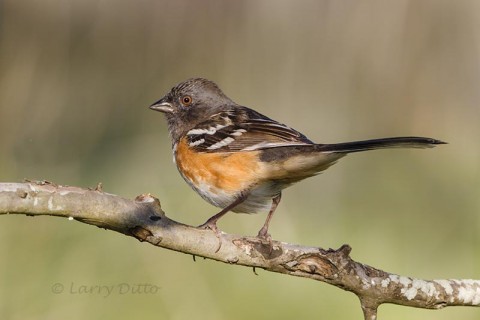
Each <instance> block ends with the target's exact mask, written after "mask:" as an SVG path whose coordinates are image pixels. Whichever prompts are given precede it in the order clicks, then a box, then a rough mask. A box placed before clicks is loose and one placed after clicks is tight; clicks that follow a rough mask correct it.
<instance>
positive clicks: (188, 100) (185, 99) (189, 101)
mask: <svg viewBox="0 0 480 320" xmlns="http://www.w3.org/2000/svg"><path fill="white" fill-rule="evenodd" d="M180 101H181V102H182V104H183V105H184V106H185V107H188V106H189V105H191V104H192V97H190V96H183V97H182V98H181V99H180Z"/></svg>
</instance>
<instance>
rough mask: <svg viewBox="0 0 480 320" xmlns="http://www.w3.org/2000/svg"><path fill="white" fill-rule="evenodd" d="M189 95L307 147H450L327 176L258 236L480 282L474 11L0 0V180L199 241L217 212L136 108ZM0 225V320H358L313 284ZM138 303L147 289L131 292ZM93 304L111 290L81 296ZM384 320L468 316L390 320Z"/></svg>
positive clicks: (429, 5) (404, 270)
mask: <svg viewBox="0 0 480 320" xmlns="http://www.w3.org/2000/svg"><path fill="white" fill-rule="evenodd" d="M193 76H202V77H205V78H208V79H212V80H214V81H216V82H217V83H218V84H219V86H220V87H221V88H222V89H223V90H224V92H225V93H226V94H227V95H229V96H230V97H231V98H232V99H233V100H235V101H237V102H239V103H241V104H243V105H246V106H250V107H253V108H255V109H257V110H258V111H260V112H262V113H264V114H267V115H269V116H271V117H273V118H275V119H277V120H279V121H281V122H284V123H288V124H289V125H291V126H292V127H294V128H297V129H299V130H300V131H302V132H303V133H305V134H306V135H307V136H308V137H309V138H310V139H312V140H314V141H317V142H324V143H329V142H343V141H349V140H358V139H368V138H378V137H385V136H398V135H420V136H430V137H434V138H438V139H442V140H445V141H448V142H449V144H448V145H445V146H439V147H437V148H435V149H432V150H388V151H377V152H370V153H365V154H355V155H351V156H349V157H347V158H345V159H343V160H341V161H340V163H339V164H337V165H335V166H334V167H332V168H330V169H329V170H328V171H326V172H325V173H323V174H322V175H320V176H319V177H315V178H311V179H309V180H306V181H304V182H302V183H300V184H297V185H295V186H293V187H291V188H290V189H287V190H286V191H285V192H284V196H283V199H282V203H281V205H280V207H279V209H278V210H277V212H276V216H275V218H274V219H273V222H272V224H271V228H270V232H271V233H272V235H273V238H274V239H278V240H282V241H287V242H292V243H299V244H305V245H312V246H321V247H324V248H330V247H331V248H338V247H339V246H341V245H342V244H344V243H348V244H350V245H351V246H352V247H353V252H352V256H353V258H354V259H356V260H357V261H360V262H363V263H366V264H369V265H372V266H375V267H377V268H381V269H384V270H386V271H389V272H394V273H398V274H402V275H408V276H413V277H419V278H425V279H438V278H476V279H479V278H480V254H479V247H480V237H479V229H480V220H479V218H478V217H479V215H480V210H479V209H480V197H479V190H480V143H479V142H478V138H479V137H480V125H479V120H480V105H479V103H480V87H479V84H480V2H479V1H475V0H471V1H468V0H457V1H450V0H430V1H429V0H422V1H414V0H411V1H407V0H399V1H370V0H367V1H361V2H359V1H333V0H332V1H325V0H324V1H318V0H312V1H308V0H302V1H285V0H283V1H281V0H280V1H265V0H261V1H220V0H203V1H194V0H190V1H186V0H180V1H158V0H140V1H126V0H103V1H100V0H77V1H75V0H67V1H58V0H47V1H33V0H23V1H15V0H3V1H1V2H0V181H3V182H20V181H23V179H24V178H28V179H46V180H50V181H53V182H55V183H58V184H66V185H74V186H82V187H93V186H95V185H96V184H97V182H102V183H103V185H104V190H105V191H106V192H109V193H114V194H118V195H122V196H124V197H129V198H133V197H135V196H136V195H138V194H141V193H145V192H151V193H153V194H154V195H156V196H157V197H159V198H160V200H161V203H162V207H163V209H164V210H165V211H166V213H167V215H168V216H170V217H171V218H173V219H175V220H177V221H180V222H184V223H187V224H193V225H198V224H200V223H202V222H204V221H205V220H206V219H207V218H208V217H210V216H211V215H212V214H214V213H216V212H217V211H218V209H216V208H214V207H212V206H210V205H209V204H207V203H205V202H204V201H203V200H202V199H201V198H200V197H199V196H197V195H196V194H195V193H194V192H193V191H191V190H190V189H189V187H188V186H187V184H186V183H185V182H184V181H183V180H182V179H181V177H180V175H179V174H178V172H177V170H176V168H175V167H174V165H173V163H172V156H171V150H170V140H169V137H168V134H167V128H166V124H165V121H164V119H163V116H162V115H161V114H159V113H155V112H153V111H150V110H149V109H148V108H147V107H148V106H149V105H150V104H151V103H153V102H154V101H156V100H157V99H159V98H160V97H161V96H163V95H164V94H165V93H166V92H167V91H168V90H169V89H170V88H171V87H172V86H174V85H175V84H176V83H178V82H180V81H183V80H185V79H187V78H190V77H193ZM264 219H265V214H260V215H256V216H247V215H236V214H230V215H227V216H226V217H225V218H224V219H222V220H221V222H220V224H219V225H220V228H221V229H222V230H224V231H227V232H232V233H237V234H245V235H254V234H256V232H257V231H258V229H259V228H260V226H261V225H262V223H263V221H264ZM0 220H1V221H0V256H1V257H2V258H1V259H0V318H1V319H64V318H66V317H68V318H69V319H86V318H88V319H131V318H132V317H135V318H140V317H141V318H144V319H246V318H252V319H255V318H256V319H287V318H293V317H295V318H302V319H309V318H313V317H321V318H325V319H360V318H361V317H362V315H361V309H360V306H359V302H358V301H357V298H356V297H355V296H354V295H353V294H350V293H347V292H344V291H342V290H340V289H337V288H334V287H331V286H328V285H325V284H323V283H320V282H314V281H310V280H305V279H297V278H293V277H287V276H282V275H277V274H273V273H268V272H264V271H262V270H257V272H258V274H259V275H258V276H256V275H254V273H253V272H252V270H251V269H248V268H243V267H235V266H228V265H224V264H220V263H216V262H212V261H207V260H203V259H198V258H197V262H193V260H192V257H191V256H188V255H183V254H179V253H174V252H170V251H167V250H163V249H159V248H155V247H153V246H151V245H148V244H145V243H140V242H138V241H135V240H134V239H133V238H128V237H125V236H123V235H120V234H117V233H114V232H111V231H104V230H102V229H98V228H93V227H90V226H86V225H83V224H81V223H78V222H72V221H68V220H66V219H57V218H51V217H36V218H30V217H25V216H8V217H7V216H4V217H0ZM57 283H58V284H60V286H63V291H62V292H61V293H55V292H54V291H55V290H58V286H57V287H56V284H57ZM121 284H127V285H128V286H130V287H132V289H131V290H130V291H128V290H127V293H122V292H120V291H119V290H120V288H119V286H120V285H121ZM138 284H149V285H152V286H157V287H158V290H153V291H155V292H154V293H153V291H152V292H150V293H141V292H140V293H139V292H133V291H134V290H133V287H134V286H135V285H138ZM91 286H114V287H115V288H116V289H115V291H114V292H113V293H112V294H110V295H108V296H106V292H105V291H102V292H98V289H97V291H94V292H91V293H86V292H83V293H82V292H81V290H82V288H83V287H85V289H84V290H86V288H87V287H88V288H90V287H91ZM94 290H95V289H94ZM60 291H61V290H60ZM380 317H381V318H382V319H406V318H407V319H451V318H452V317H456V318H461V319H478V318H479V317H480V311H479V310H478V309H474V308H466V307H464V308H447V309H445V310H441V311H427V310H419V309H412V308H406V307H399V306H392V305H388V306H382V307H381V308H380Z"/></svg>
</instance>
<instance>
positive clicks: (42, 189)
mask: <svg viewBox="0 0 480 320" xmlns="http://www.w3.org/2000/svg"><path fill="white" fill-rule="evenodd" d="M0 214H25V215H32V216H36V215H51V216H59V217H65V218H69V219H75V220H77V221H80V222H83V223H87V224H91V225H95V226H98V227H101V228H105V229H109V230H114V231H117V232H120V233H123V234H125V235H128V236H132V237H135V238H137V239H138V240H140V241H146V242H149V243H151V244H153V245H155V246H159V247H162V248H166V249H170V250H175V251H179V252H183V253H187V254H192V255H195V256H202V257H205V258H209V259H213V260H217V261H221V262H225V263H228V264H236V265H242V266H248V267H254V268H262V269H264V270H267V271H272V272H278V273H283V274H288V275H292V276H297V277H303V278H309V279H313V280H319V281H322V282H326V283H328V284H331V285H334V286H336V287H339V288H341V289H343V290H347V291H351V292H353V293H355V294H356V295H357V296H358V297H359V299H360V303H361V306H362V310H363V313H364V317H365V319H369V320H373V319H376V318H377V308H378V306H379V305H380V304H382V303H393V304H398V305H404V306H411V307H417V308H427V309H440V308H443V307H446V306H479V305H480V281H479V280H451V279H449V280H420V279H414V278H410V277H404V276H399V275H395V274H391V273H388V272H385V271H382V270H378V269H375V268H373V267H370V266H368V265H364V264H361V263H359V262H356V261H354V260H352V259H351V258H350V256H349V254H350V251H351V248H350V246H348V245H343V246H342V247H340V248H339V249H337V250H333V249H328V250H325V249H322V248H316V247H305V246H301V245H293V244H288V243H284V242H279V241H272V242H271V243H269V242H265V241H262V240H260V239H258V238H254V237H243V236H238V235H233V234H226V233H222V234H221V236H220V238H221V246H220V248H219V250H218V251H217V249H218V245H219V239H218V238H217V236H216V235H215V233H214V232H212V231H210V230H203V229H198V228H196V227H191V226H187V225H184V224H181V223H178V222H175V221H173V220H171V219H169V218H167V217H166V215H165V213H164V212H163V211H162V209H161V207H160V202H159V200H158V199H156V198H154V197H153V196H151V195H150V194H143V195H140V196H138V197H137V198H136V199H135V200H133V201H132V200H128V199H125V198H122V197H119V196H116V195H113V194H109V193H105V192H103V191H102V190H101V187H100V186H99V187H97V188H96V189H95V190H92V189H82V188H78V187H69V186H60V185H55V184H53V183H50V182H45V181H44V182H26V183H0Z"/></svg>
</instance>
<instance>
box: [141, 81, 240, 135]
mask: <svg viewBox="0 0 480 320" xmlns="http://www.w3.org/2000/svg"><path fill="white" fill-rule="evenodd" d="M226 105H229V106H232V105H236V104H235V102H233V101H232V100H230V99H229V98H228V97H227V96H226V95H225V94H224V93H223V92H222V90H220V88H219V87H218V86H217V85H216V84H215V83H214V82H213V81H210V80H207V79H202V78H192V79H188V80H186V81H184V82H181V83H179V84H177V85H176V86H175V87H173V88H172V89H171V90H170V92H169V93H167V94H166V95H165V96H164V97H163V98H161V99H160V100H158V101H157V102H155V103H154V104H152V105H151V106H150V109H152V110H155V111H160V112H163V113H164V114H165V117H166V118H167V122H168V129H169V131H170V135H171V136H172V139H173V141H174V142H175V141H177V140H178V139H179V138H180V137H181V136H182V135H183V134H185V133H186V132H188V131H189V130H191V129H192V128H194V127H195V126H196V125H197V124H198V123H200V122H202V121H204V120H206V119H207V118H208V117H209V116H211V115H213V114H215V113H217V112H218V111H219V110H220V109H221V108H222V107H224V106H226Z"/></svg>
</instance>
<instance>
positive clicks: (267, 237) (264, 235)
mask: <svg viewBox="0 0 480 320" xmlns="http://www.w3.org/2000/svg"><path fill="white" fill-rule="evenodd" d="M281 199H282V194H281V193H279V194H278V195H276V196H275V197H274V198H273V199H272V206H271V207H270V211H269V212H268V216H267V220H265V223H264V224H263V227H262V229H260V231H258V235H257V237H259V238H261V239H265V240H268V241H271V240H272V237H271V236H270V234H268V225H269V224H270V220H272V217H273V213H274V212H275V209H277V206H278V204H279V203H280V200H281Z"/></svg>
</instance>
